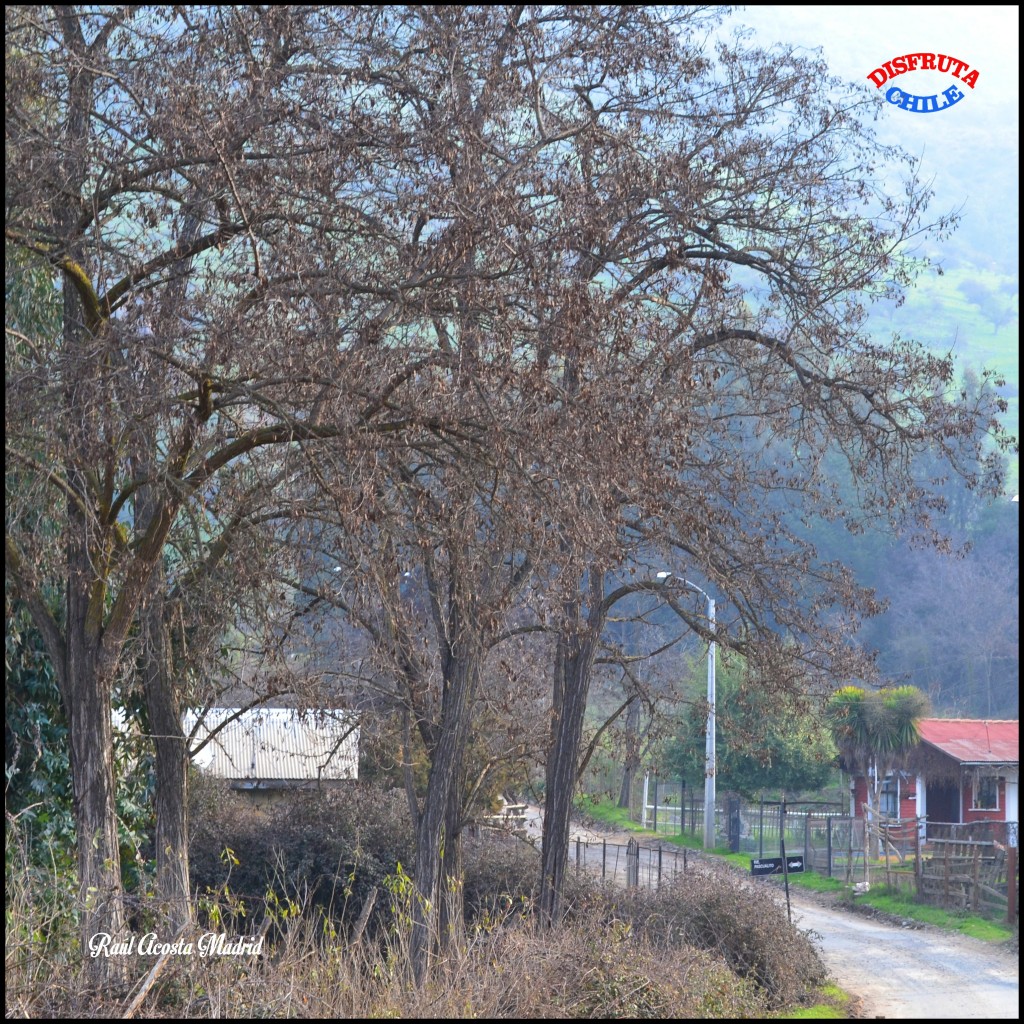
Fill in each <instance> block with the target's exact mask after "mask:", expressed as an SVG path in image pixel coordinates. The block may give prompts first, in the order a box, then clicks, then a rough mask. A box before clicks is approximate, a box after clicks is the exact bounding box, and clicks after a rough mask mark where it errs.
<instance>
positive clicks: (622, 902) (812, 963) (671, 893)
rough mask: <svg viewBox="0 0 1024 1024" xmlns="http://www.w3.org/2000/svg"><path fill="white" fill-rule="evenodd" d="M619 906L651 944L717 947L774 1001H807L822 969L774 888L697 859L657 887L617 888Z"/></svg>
mask: <svg viewBox="0 0 1024 1024" xmlns="http://www.w3.org/2000/svg"><path fill="white" fill-rule="evenodd" d="M617 907H618V913H619V914H620V915H621V916H622V917H624V918H625V919H627V920H629V921H630V922H631V924H632V926H633V927H634V928H635V929H636V930H637V931H638V932H639V933H640V934H641V935H643V936H644V937H645V938H646V939H647V940H648V941H650V942H651V943H652V944H654V945H656V946H658V947H661V948H671V947H673V946H676V945H678V944H680V943H689V944H691V945H694V946H697V947H699V948H700V949H705V950H709V951H711V952H715V953H718V954H719V955H720V956H721V957H723V959H724V960H725V961H726V962H727V963H728V964H729V966H730V967H731V968H732V969H733V970H734V971H735V972H736V973H737V974H738V975H739V976H740V977H742V978H748V979H749V980H750V981H752V982H753V983H754V984H755V985H756V986H757V988H758V989H759V990H760V991H761V992H762V993H763V994H764V997H765V999H766V1000H767V1003H768V1005H769V1006H770V1007H772V1008H775V1009H777V1008H780V1007H783V1006H795V1005H798V1004H801V1003H806V1002H807V1001H808V1000H809V999H811V997H812V996H813V995H814V990H815V987H816V986H817V985H819V984H821V983H822V982H824V981H825V979H826V975H827V972H826V970H825V966H824V964H823V963H822V961H821V958H820V956H819V955H818V952H817V950H816V949H815V947H814V943H813V942H812V941H811V939H810V937H809V936H808V935H806V934H805V933H804V932H801V931H799V930H798V929H797V928H795V927H794V926H792V925H791V924H790V923H789V921H788V920H787V919H786V913H785V911H784V910H783V908H782V907H780V906H779V904H778V903H776V902H775V900H774V898H773V897H772V895H771V894H770V893H769V892H768V891H766V890H765V889H762V888H759V887H758V886H756V885H755V884H753V883H752V882H750V881H749V880H746V879H740V878H738V877H737V876H736V875H735V874H733V873H732V872H729V871H726V870H716V869H714V868H712V867H711V866H702V867H701V869H700V870H699V871H693V872H690V873H689V874H687V875H685V876H683V877H680V878H677V879H675V880H674V881H673V883H672V884H671V885H666V886H663V887H662V889H661V890H660V891H659V892H657V893H651V892H648V891H643V890H639V891H633V892H630V893H628V894H621V895H620V897H619V899H618V901H617Z"/></svg>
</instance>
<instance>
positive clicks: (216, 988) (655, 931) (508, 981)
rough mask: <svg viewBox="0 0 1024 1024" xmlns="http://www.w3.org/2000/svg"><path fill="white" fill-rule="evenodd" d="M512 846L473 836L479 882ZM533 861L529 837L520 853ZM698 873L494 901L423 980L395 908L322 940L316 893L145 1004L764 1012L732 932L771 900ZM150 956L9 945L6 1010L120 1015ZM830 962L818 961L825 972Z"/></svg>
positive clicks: (385, 1012)
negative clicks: (656, 885)
mask: <svg viewBox="0 0 1024 1024" xmlns="http://www.w3.org/2000/svg"><path fill="white" fill-rule="evenodd" d="M514 849H515V848H514V847H510V849H509V850H507V851H498V853H500V855H497V854H496V855H495V856H494V857H490V856H488V855H487V853H485V854H484V855H483V856H482V857H481V858H479V859H477V857H476V856H475V854H476V853H477V852H478V851H475V850H474V851H473V853H474V856H471V857H467V862H468V863H471V864H472V863H475V864H476V867H477V869H478V870H479V872H480V874H479V875H478V882H477V883H473V884H475V885H482V884H483V879H484V878H485V877H486V878H491V879H496V878H499V877H504V878H505V879H506V880H509V879H511V877H512V876H511V874H507V875H504V876H502V872H504V871H508V872H511V871H512V870H513V860H514V859H515V858H520V857H524V854H523V853H522V852H519V853H513V852H512V851H513V850H514ZM488 852H492V851H488ZM529 861H530V857H529V851H527V853H526V855H525V859H524V860H523V861H522V863H523V865H524V866H525V865H526V864H527V863H528V862H529ZM30 881H31V879H29V877H28V876H25V880H24V885H23V887H22V889H21V890H19V895H17V900H16V905H17V906H18V907H20V908H21V911H20V912H21V913H22V914H23V915H25V916H26V921H25V922H24V923H23V927H22V931H23V932H25V933H29V934H30V932H31V928H30V925H29V923H28V922H29V921H31V919H32V914H33V913H34V911H33V910H32V907H33V900H34V899H35V898H36V897H37V896H38V895H39V894H34V893H33V892H32V891H31V886H30V885H29V882H30ZM692 881H693V882H694V888H693V890H691V891H687V889H686V887H680V888H679V889H678V890H676V889H674V890H672V891H671V892H663V893H662V894H660V895H659V894H650V893H630V894H627V893H623V892H622V891H621V890H618V891H615V890H611V889H600V888H599V887H598V886H596V885H595V884H593V883H589V882H587V881H586V880H580V881H579V882H578V883H577V884H578V889H577V896H578V898H577V899H576V900H575V901H574V904H573V908H572V913H571V915H570V921H569V923H568V924H567V925H566V926H564V927H561V928H555V929H550V930H546V931H537V930H536V929H535V927H534V924H533V920H532V916H531V915H530V914H529V910H530V907H531V903H530V899H529V897H528V896H527V895H526V894H525V893H521V894H520V895H521V897H522V899H521V900H520V903H519V905H518V906H516V907H513V908H512V909H511V911H510V912H506V913H504V914H503V913H502V908H501V907H500V906H498V905H494V906H493V907H492V909H491V910H490V911H489V912H488V913H486V914H483V913H482V914H481V916H480V918H479V920H478V923H477V924H475V925H470V926H468V927H467V929H466V931H465V933H464V935H463V937H462V938H461V939H460V940H459V942H458V943H457V944H454V945H450V946H449V948H448V949H447V950H446V951H445V952H444V954H443V955H441V956H439V957H438V959H437V960H436V962H435V963H434V965H433V970H432V972H431V976H430V980H429V982H428V983H427V984H426V985H425V986H424V987H423V988H422V989H416V988H415V987H413V986H412V985H411V984H410V983H409V978H408V973H407V970H406V959H405V950H406V945H407V939H408V936H407V934H406V933H405V932H404V931H403V929H402V928H401V927H397V926H396V925H395V924H394V922H392V924H391V925H390V926H389V927H387V928H384V929H383V931H382V934H381V935H380V936H378V937H377V938H375V939H373V940H370V939H369V938H364V939H363V940H362V941H360V942H347V941H345V939H344V937H343V936H339V937H338V938H337V939H334V940H332V941H326V942H325V941H324V934H323V931H322V929H320V928H318V927H317V922H316V920H315V918H314V915H313V914H312V913H310V912H308V911H309V910H310V908H308V907H307V908H304V909H305V910H306V911H307V912H306V913H303V914H301V915H299V916H296V917H294V918H287V919H285V920H283V921H281V922H280V928H279V929H276V930H274V931H273V932H272V934H271V936H268V941H267V943H266V946H265V949H264V952H263V955H261V956H259V957H253V956H243V957H206V958H203V957H199V956H197V955H192V956H177V957H171V958H170V959H169V960H168V962H167V963H166V966H165V969H164V972H163V974H161V976H160V978H159V980H158V981H157V982H156V984H155V985H154V986H153V988H152V990H151V991H149V992H148V993H147V995H146V998H145V1001H144V1003H143V1006H142V1007H141V1010H140V1012H139V1013H138V1016H140V1017H175V1018H182V1019H190V1018H213V1017H221V1018H223V1017H227V1018H252V1019H255V1018H279V1017H301V1018H307V1017H308V1018H313V1017H334V1018H373V1017H402V1018H417V1017H428V1018H437V1017H450V1018H465V1017H479V1018H485V1017H486V1018H523V1019H541V1018H551V1019H586V1018H617V1017H634V1018H645V1019H653V1018H668V1017H671V1018H695V1019H697V1018H722V1019H743V1018H752V1019H763V1018H764V1017H765V1016H766V1015H767V1014H768V1012H769V1004H770V1003H777V1002H778V998H777V996H778V991H777V990H776V998H775V999H769V997H768V989H767V987H763V986H761V987H759V986H760V982H759V981H758V980H757V977H756V971H749V972H747V977H746V978H740V977H738V976H737V974H736V973H735V971H734V969H733V968H732V967H731V966H730V961H731V960H732V959H733V952H734V951H730V949H729V943H730V942H733V941H734V940H735V935H734V934H733V932H734V931H735V930H737V929H740V928H743V927H753V928H755V930H756V929H757V927H758V926H757V924H756V922H751V921H749V920H748V918H756V917H758V916H763V915H764V914H765V913H766V908H765V907H764V906H763V905H761V901H760V900H755V907H754V909H753V910H752V911H749V912H748V914H747V917H746V918H745V917H744V916H743V914H744V912H743V911H742V910H740V909H737V908H738V907H739V905H740V904H741V902H742V900H743V899H749V896H750V894H739V893H738V891H737V890H736V889H735V888H731V889H730V890H729V892H731V894H732V895H731V896H729V897H727V896H726V895H725V894H724V892H725V890H720V889H719V888H718V883H719V880H718V879H711V880H707V879H704V878H701V877H699V876H698V877H696V878H694V879H693V880H692ZM473 891H477V890H473ZM479 891H480V892H482V891H483V890H482V889H480V890H479ZM698 894H703V895H704V896H711V897H712V898H713V901H714V902H713V903H712V906H711V907H710V908H709V909H707V916H711V917H716V918H717V917H719V916H720V915H722V914H723V913H724V914H726V916H729V917H730V918H731V920H730V921H728V922H725V921H718V922H717V929H718V930H717V931H715V932H713V933H712V932H708V933H705V934H704V941H705V942H707V943H708V944H711V945H714V946H715V949H713V950H708V949H698V948H696V947H695V945H693V944H692V943H691V942H689V941H686V940H684V939H681V938H680V936H681V934H682V933H683V931H685V930H686V928H687V926H688V918H687V916H686V915H685V914H684V913H683V912H682V909H681V908H682V905H683V904H684V903H688V902H689V901H690V900H691V899H693V898H694V896H695V895H698ZM753 895H754V896H755V897H757V896H759V895H760V894H757V893H755V894H753ZM9 898H10V894H9ZM524 911H525V912H524ZM694 916H699V915H696V914H694ZM744 920H748V923H747V924H746V925H744V923H743V922H744ZM785 932H786V929H785V928H782V927H779V928H777V929H773V930H772V934H771V939H772V941H773V942H774V943H776V944H777V945H779V946H780V949H781V955H783V956H784V955H787V952H788V954H789V955H792V948H793V947H792V946H787V944H786V935H785ZM694 933H695V934H696V929H694ZM10 936H11V924H10V920H9V922H8V937H9V938H10ZM12 956H13V959H12ZM151 966H152V960H146V959H144V958H129V961H128V967H129V970H130V972H131V975H132V978H131V985H130V986H129V987H128V988H125V989H124V990H122V991H120V992H113V991H108V992H105V993H95V992H89V991H88V990H86V989H85V988H84V987H83V983H82V980H81V979H82V976H81V974H80V972H79V971H78V970H77V967H76V964H75V963H74V960H73V958H72V957H67V958H65V959H64V960H62V961H57V960H53V961H50V962H49V963H48V964H47V968H48V969H47V971H46V972H45V975H43V974H41V973H40V972H38V971H36V972H30V971H28V970H27V969H26V966H25V961H24V959H23V958H22V959H20V960H19V957H18V954H17V953H16V952H15V953H13V954H12V949H11V948H10V947H9V949H8V979H7V980H8V997H7V999H8V1001H7V1010H8V1015H11V1014H12V1013H13V1014H16V1015H18V1016H47V1017H79V1018H84V1017H118V1016H120V1015H121V1014H122V1013H123V1012H124V1009H125V1007H126V1006H127V1005H128V1003H129V1002H130V1000H131V997H132V996H133V994H134V992H135V991H137V990H138V986H139V985H140V984H141V983H142V978H143V976H144V975H145V973H146V971H147V970H148V969H149V967H151ZM819 973H820V970H819V969H818V968H815V970H814V976H815V977H816V976H818V974H819ZM804 981H805V982H806V981H807V979H804ZM799 987H800V988H801V989H802V988H803V986H799Z"/></svg>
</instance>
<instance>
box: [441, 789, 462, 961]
mask: <svg viewBox="0 0 1024 1024" xmlns="http://www.w3.org/2000/svg"><path fill="white" fill-rule="evenodd" d="M464 790H465V780H464V778H463V773H462V772H461V771H460V772H459V774H458V776H457V777H456V780H455V784H454V785H453V786H452V788H451V792H450V793H449V794H448V810H447V813H446V814H445V819H444V849H443V850H442V852H441V879H440V897H441V898H440V901H439V906H438V945H439V947H440V948H441V949H442V950H444V949H448V948H451V947H453V946H457V945H458V942H459V939H460V937H461V936H462V933H463V930H464V927H465V915H464V903H463V883H464V879H463V865H462V801H463V793H464Z"/></svg>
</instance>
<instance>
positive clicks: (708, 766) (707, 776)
mask: <svg viewBox="0 0 1024 1024" xmlns="http://www.w3.org/2000/svg"><path fill="white" fill-rule="evenodd" d="M671 575H672V573H670V572H659V573H658V579H659V580H667V579H668V578H669V576H671ZM676 579H679V580H681V581H682V582H683V583H685V584H686V585H687V586H688V587H691V588H692V589H693V590H696V591H697V593H699V594H701V595H703V597H704V599H705V600H706V601H707V603H708V625H709V626H710V628H711V632H712V634H714V633H715V632H716V628H715V599H714V598H713V597H712V596H711V595H710V594H709V593H708V592H707V591H706V590H704V589H703V588H702V587H698V586H697V584H696V583H691V582H690V581H689V580H687V579H683V577H682V576H677V577H676ZM715 647H716V644H715V641H714V640H712V641H711V643H710V644H708V722H707V739H706V741H705V744H704V849H705V850H711V849H713V848H714V845H715V771H716V764H715Z"/></svg>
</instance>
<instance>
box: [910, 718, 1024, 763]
mask: <svg viewBox="0 0 1024 1024" xmlns="http://www.w3.org/2000/svg"><path fill="white" fill-rule="evenodd" d="M919 728H920V732H921V739H922V740H923V741H924V742H925V743H930V744H931V745H932V746H933V747H938V749H939V750H941V751H942V752H943V753H944V754H948V755H949V756H950V757H952V758H955V759H956V760H957V761H959V762H960V763H961V764H971V763H975V764H976V763H983V764H984V763H991V762H998V763H1000V764H1006V763H1007V762H1017V761H1019V760H1020V722H1017V721H1014V722H1006V721H987V720H985V719H982V718H923V719H921V723H920V726H919Z"/></svg>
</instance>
